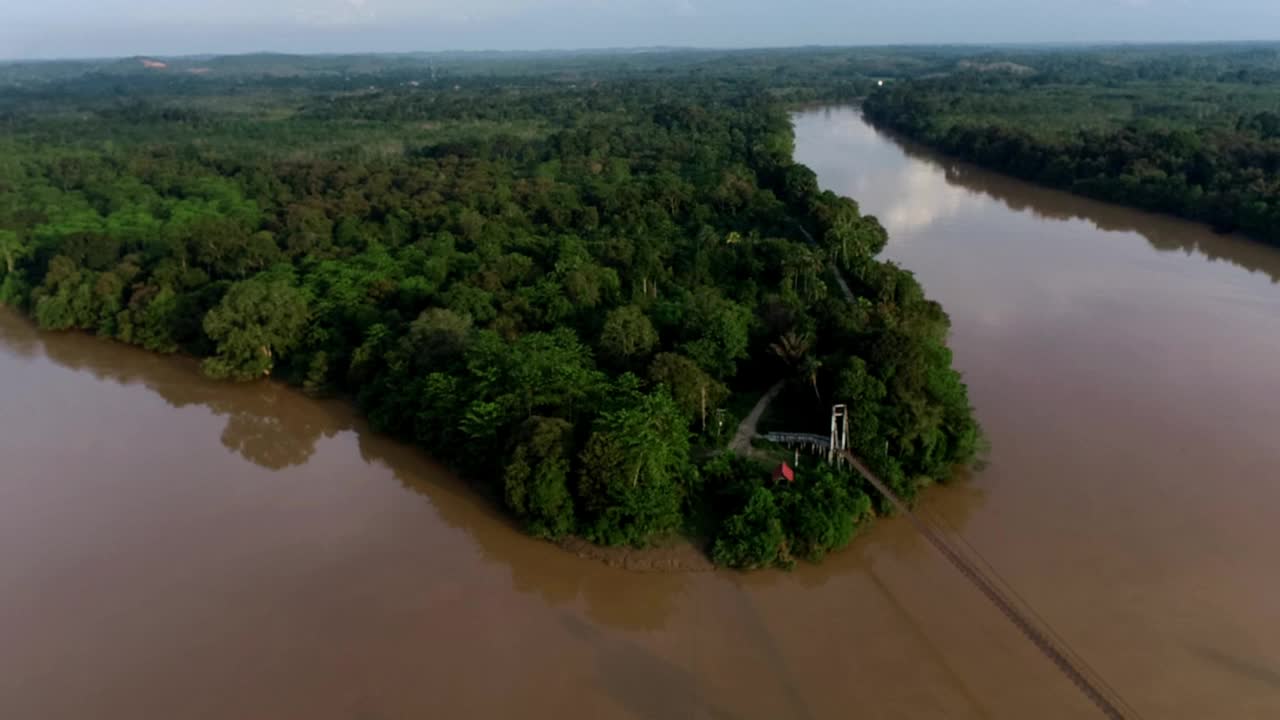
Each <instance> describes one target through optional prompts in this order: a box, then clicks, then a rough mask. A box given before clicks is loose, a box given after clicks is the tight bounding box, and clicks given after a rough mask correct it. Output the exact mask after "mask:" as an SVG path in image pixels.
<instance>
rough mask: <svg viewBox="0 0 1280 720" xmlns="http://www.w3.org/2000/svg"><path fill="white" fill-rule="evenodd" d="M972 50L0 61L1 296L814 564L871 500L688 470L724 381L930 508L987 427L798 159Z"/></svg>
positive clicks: (906, 296) (870, 241)
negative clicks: (830, 130)
mask: <svg viewBox="0 0 1280 720" xmlns="http://www.w3.org/2000/svg"><path fill="white" fill-rule="evenodd" d="M961 57H964V55H963V54H960V53H958V51H936V52H934V51H930V52H928V53H925V54H924V55H923V56H919V55H908V54H905V53H903V52H900V51H896V50H895V51H888V50H876V51H875V52H868V51H852V50H803V51H755V52H752V53H730V54H723V53H701V52H692V53H674V54H667V53H655V54H645V56H644V57H639V56H627V57H624V58H617V57H611V56H597V57H590V58H575V57H563V58H541V59H532V60H531V59H528V58H526V59H523V60H519V61H512V60H510V59H483V58H472V59H470V60H455V59H452V58H443V57H440V58H435V59H433V60H431V61H430V62H431V63H432V64H431V67H430V68H428V69H429V70H430V72H427V73H424V72H423V70H424V66H423V65H422V63H423V60H422V59H421V58H407V57H406V58H402V59H400V60H397V61H388V60H386V59H375V58H364V59H347V60H336V59H335V60H324V59H319V58H287V57H269V58H268V57H259V58H239V59H237V58H214V59H208V58H205V59H202V60H201V62H202V63H206V62H207V63H208V65H207V66H208V67H210V68H212V71H211V72H210V73H208V74H207V75H202V76H192V75H189V74H186V73H182V72H181V71H180V68H182V67H183V66H184V63H186V62H187V61H185V60H182V59H174V61H173V67H174V69H175V71H174V72H171V73H150V74H141V75H139V74H135V73H133V72H131V71H130V69H129V68H126V67H123V66H120V67H115V66H111V65H110V64H107V65H105V66H98V65H89V66H84V65H77V64H75V63H69V64H65V65H64V64H61V63H49V64H39V65H38V66H37V65H29V66H23V67H18V66H14V67H8V66H0V84H2V85H4V86H5V92H3V93H0V121H2V122H3V123H4V124H5V128H6V132H5V133H4V135H3V136H2V137H0V303H6V304H12V305H15V306H18V307H21V308H23V309H24V310H26V311H29V312H30V313H31V314H32V315H33V316H34V317H35V319H36V320H37V322H39V323H40V324H41V325H42V326H43V327H46V328H50V329H67V330H70V329H80V330H85V331H89V332H94V333H98V334H100V335H104V336H109V337H113V338H116V339H118V340H121V341H123V342H128V343H133V344H136V345H140V346H142V347H145V348H148V349H151V350H155V351H158V352H177V351H183V352H187V353H190V354H192V355H195V356H197V357H199V358H201V359H202V360H203V367H204V368H205V370H206V372H208V373H209V374H210V375H214V376H217V377H225V378H232V379H237V380H252V379H255V378H261V377H263V376H265V375H267V374H272V375H275V376H277V377H280V378H282V379H284V380H286V381H288V382H291V383H294V384H296V385H299V386H301V387H302V388H304V389H305V390H307V391H308V392H314V393H323V392H334V393H336V394H339V395H343V396H348V397H353V398H355V399H356V402H357V403H358V404H359V406H360V408H361V409H362V410H363V411H364V412H365V413H366V414H367V415H368V417H369V418H370V421H371V423H372V425H373V426H374V427H375V428H378V429H379V430H382V431H385V432H389V433H394V434H396V435H397V436H398V437H401V438H403V439H405V440H408V441H411V442H414V443H416V444H417V445H419V446H420V447H422V448H424V449H425V450H427V451H428V452H430V453H432V454H433V455H434V456H436V457H438V458H440V459H441V460H443V461H445V462H448V463H450V464H451V465H452V466H453V467H455V468H456V469H457V470H459V471H460V472H461V473H462V474H463V475H464V476H466V477H468V478H470V479H471V480H472V481H473V482H475V483H476V484H478V485H480V486H481V488H482V489H483V490H484V491H485V493H486V494H487V495H488V496H490V497H494V498H495V499H499V500H500V502H501V503H502V504H503V506H504V508H505V509H506V510H508V511H509V512H510V513H511V514H512V516H514V517H515V518H516V519H517V520H518V521H519V522H520V523H521V524H522V525H523V526H524V527H525V528H526V529H527V530H528V531H529V532H530V533H532V534H535V535H538V536H540V537H547V538H556V537H561V536H563V535H567V534H577V535H580V536H583V537H585V538H588V539H590V540H593V541H595V542H598V543H605V544H614V545H617V544H630V545H640V546H642V545H646V544H648V543H651V542H654V541H655V540H658V539H660V538H661V537H662V536H664V535H667V534H670V533H672V532H675V531H677V530H680V529H681V528H686V529H688V528H692V529H693V531H694V532H695V533H696V534H697V535H698V536H699V537H701V538H703V539H705V540H706V541H707V543H708V545H709V548H710V550H711V552H712V554H713V555H714V556H715V557H716V558H717V559H718V560H719V561H720V562H723V563H726V564H730V565H734V566H739V567H758V566H765V565H775V564H780V565H785V564H787V563H789V562H790V558H791V555H792V553H796V554H798V555H801V556H804V557H814V558H816V557H819V556H820V555H822V554H823V553H825V552H828V551H830V550H832V549H835V548H837V547H839V546H841V545H842V544H844V543H845V542H847V540H848V537H849V536H850V534H851V533H852V531H853V528H855V527H856V526H857V525H858V524H859V523H860V522H861V521H862V519H863V518H864V517H865V516H866V508H865V502H864V501H865V498H864V497H863V496H862V495H861V494H860V492H859V491H858V490H857V487H856V486H855V485H854V484H852V483H851V482H849V481H848V479H847V478H844V477H843V476H840V477H839V478H831V477H827V476H814V477H813V478H810V477H809V476H808V474H807V473H808V471H807V469H806V470H805V471H803V472H801V474H800V478H801V479H800V481H799V482H798V483H797V485H796V486H794V487H781V486H774V485H771V484H769V481H768V469H766V468H762V467H760V466H759V465H756V464H754V463H753V462H752V461H749V460H744V459H742V458H729V457H724V456H719V457H713V458H705V457H704V454H705V452H706V450H707V448H706V447H705V446H706V445H711V444H714V443H715V442H717V441H723V440H725V439H726V436H728V435H731V434H732V433H733V431H734V426H733V422H732V420H733V418H729V419H728V421H727V422H725V423H724V426H723V427H721V423H720V422H719V420H720V419H722V418H721V416H719V415H718V414H717V412H716V411H717V410H718V409H719V408H720V406H721V405H722V404H723V403H724V402H725V401H726V399H727V398H728V397H730V394H731V392H732V393H736V394H737V395H739V396H746V395H758V391H759V389H761V388H764V387H768V386H770V385H772V384H773V383H774V382H776V381H777V380H778V379H779V376H780V375H781V374H783V373H791V374H794V375H795V376H796V377H798V378H800V379H801V380H802V382H803V386H802V387H801V390H802V391H803V395H804V398H803V400H804V402H798V403H794V402H793V403H791V404H793V405H795V406H797V407H800V408H802V409H804V417H808V416H809V415H815V416H823V417H825V413H826V408H825V407H822V408H820V412H818V411H815V412H813V413H809V412H808V410H809V409H812V408H813V407H815V405H814V403H816V402H818V401H819V400H821V403H822V404H826V403H828V402H829V401H831V400H833V399H834V400H838V401H844V402H849V403H850V405H851V408H853V411H854V417H855V420H856V421H855V427H854V428H853V429H854V436H855V447H857V448H858V449H859V452H860V453H863V454H864V456H865V457H866V459H867V461H868V462H870V463H872V464H873V465H874V466H875V467H876V468H877V469H878V470H880V471H882V472H883V473H884V474H885V476H886V477H887V478H889V479H890V482H893V483H895V486H898V487H902V488H907V489H908V490H910V491H911V492H914V488H916V487H917V486H918V485H919V484H920V483H922V482H924V481H932V480H942V479H945V477H946V475H947V474H948V473H949V472H950V468H951V466H952V465H954V464H960V463H963V462H966V461H968V460H969V459H971V458H972V454H973V453H974V451H975V448H976V443H977V433H978V430H977V426H976V425H975V424H974V423H973V420H972V417H971V414H970V411H969V407H968V403H967V398H966V396H965V389H964V385H963V383H961V382H960V378H959V376H958V375H956V374H955V373H954V372H953V371H952V370H951V368H950V355H949V354H948V353H947V351H946V348H945V344H944V341H945V337H946V316H945V314H943V313H942V312H941V309H940V308H938V307H937V305H936V304H934V303H930V302H929V301H928V300H927V299H926V298H925V296H924V293H923V290H922V289H921V288H920V286H919V284H918V283H916V282H915V280H914V279H913V278H912V277H911V276H910V275H909V273H905V272H903V271H901V270H899V269H897V268H895V267H893V266H891V265H889V264H887V263H881V262H878V261H877V260H876V259H875V258H874V256H875V254H876V253H877V252H878V251H879V250H880V249H881V248H882V247H883V245H884V241H885V234H884V229H883V228H882V227H881V226H880V224H879V223H878V222H876V221H875V219H874V218H869V217H864V216H863V215H861V213H860V211H859V209H858V206H857V204H856V203H854V202H853V201H851V200H848V199H845V198H840V197H838V196H836V195H834V194H832V193H830V192H822V191H820V189H819V186H818V182H817V178H816V176H814V174H813V173H812V171H810V170H809V169H808V168H805V167H802V166H799V165H797V164H795V163H794V162H793V161H792V157H791V154H792V150H793V146H794V143H793V137H792V133H791V129H790V122H789V119H788V115H787V103H794V102H803V101H808V100H815V99H822V98H836V97H848V96H850V95H851V94H857V93H862V92H865V91H866V90H867V89H868V88H870V86H871V84H872V83H871V81H870V80H869V78H868V77H867V75H866V73H868V72H872V71H874V72H875V73H877V74H878V75H881V76H888V77H894V76H901V75H906V74H912V73H925V72H938V71H942V70H945V69H946V68H948V67H952V66H954V65H955V63H956V62H958V59H959V58H961ZM350 63H355V64H356V65H357V66H358V67H357V68H355V69H353V68H352V67H351V66H350V65H349V64H350ZM254 67H259V68H260V67H269V68H273V69H278V70H281V71H282V72H281V75H279V76H276V77H271V76H264V75H263V73H261V72H254V71H251V70H250V68H254ZM68 68H79V70H71V69H68ZM284 71H287V72H284ZM295 72H296V73H297V75H296V76H294V75H292V73H295ZM286 75H287V77H286ZM104 77H110V81H109V82H103V79H104ZM353 87H360V88H365V90H361V91H360V92H352V90H351V89H352V88H353ZM370 87H372V88H373V89H372V90H368V88H370ZM1247 125H1248V127H1249V128H1250V131H1251V132H1257V133H1260V134H1267V133H1271V132H1272V130H1273V129H1274V126H1275V125H1276V123H1274V122H1273V121H1272V118H1270V117H1269V116H1265V115H1257V116H1254V117H1251V118H1250V119H1249V120H1248V123H1247ZM1188 147H1189V148H1191V147H1195V145H1194V143H1192V144H1190V145H1188ZM805 233H808V234H809V235H811V236H812V239H808V238H806V236H805ZM837 268H838V269H840V270H842V271H843V272H844V273H845V275H846V277H848V278H849V279H850V281H851V283H852V284H853V285H854V287H855V290H856V292H857V294H858V296H859V297H858V299H857V301H856V302H854V303H849V302H847V301H846V300H845V299H844V298H843V294H842V293H839V292H832V289H833V288H832V287H829V281H830V278H831V271H832V270H833V269H837ZM784 338H789V339H787V340H784ZM773 345H777V346H778V347H782V348H783V349H784V352H782V353H775V352H772V351H771V349H770V347H771V346H773ZM784 346H785V347H784ZM775 355H781V356H783V357H784V359H785V360H786V363H787V365H784V364H783V363H780V362H779V361H778V359H777V357H775ZM788 366H789V367H788ZM743 413H745V410H744V411H743ZM704 428H705V433H704V435H703V437H702V438H701V443H702V445H703V447H699V448H698V449H696V450H694V449H692V448H691V437H692V435H691V430H701V429H704ZM797 429H803V428H797ZM699 461H701V462H703V466H702V467H701V468H698V467H697V466H696V465H697V463H698V462H699Z"/></svg>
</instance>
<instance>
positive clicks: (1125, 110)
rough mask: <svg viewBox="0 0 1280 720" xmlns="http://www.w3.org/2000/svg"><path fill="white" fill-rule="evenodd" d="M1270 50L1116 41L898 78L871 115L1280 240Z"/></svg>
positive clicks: (1081, 188) (1128, 200)
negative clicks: (1115, 45)
mask: <svg viewBox="0 0 1280 720" xmlns="http://www.w3.org/2000/svg"><path fill="white" fill-rule="evenodd" d="M1273 58H1274V51H1271V52H1266V51H1261V49H1260V50H1259V52H1245V51H1242V50H1240V49H1239V48H1230V47H1213V46H1206V47H1204V48H1183V49H1174V48H1165V49H1163V50H1162V51H1159V52H1156V51H1152V50H1147V51H1145V52H1144V51H1141V50H1138V49H1135V50H1134V51H1131V52H1128V53H1126V52H1123V51H1119V50H1116V49H1108V50H1094V51H1078V52H1061V53H1045V54H1042V55H1040V56H1032V57H1024V58H1020V59H1019V62H1020V63H1024V64H1023V65H1022V67H1025V68H1026V71H1025V72H1017V73H984V72H968V73H962V74H960V75H957V76H952V77H947V78H920V79H916V80H912V81H910V82H902V83H894V84H892V85H889V86H886V87H885V88H883V89H882V90H880V91H878V92H876V93H874V94H873V95H872V96H871V97H869V98H868V99H867V101H866V103H865V105H864V110H865V112H866V114H867V116H868V117H869V118H871V119H872V120H874V121H875V122H877V123H879V124H881V125H885V126H888V127H891V128H894V129H896V130H898V131H900V132H903V133H906V134H907V135H909V136H911V137H913V138H916V139H918V140H921V141H923V142H926V143H928V144H930V145H933V146H935V147H938V148H940V149H942V150H944V151H945V152H947V153H950V154H953V155H956V156H959V157H962V158H964V159H966V160H970V161H972V162H975V163H979V164H982V165H986V166H989V167H993V168H995V169H997V170H1000V171H1003V172H1007V173H1010V174H1013V175H1016V176H1018V177H1021V178H1024V179H1027V180H1031V181H1035V182H1039V183H1043V184H1045V185H1049V186H1052V187H1057V188H1061V189H1064V190H1068V191H1071V192H1075V193H1079V194H1082V195H1087V196H1090V197H1095V198H1099V199H1102V200H1108V201H1112V202H1118V203H1123V204H1126V205H1133V206H1136V207H1140V208H1144V209H1148V210H1154V211H1158V212H1165V213H1170V214H1174V215H1180V216H1183V217H1187V218H1190V219H1193V220H1199V221H1203V222H1207V223H1210V224H1212V225H1214V226H1215V227H1217V228H1220V229H1222V230H1242V231H1244V232H1246V233H1249V234H1251V235H1253V236H1255V237H1257V238H1258V239H1261V240H1264V241H1267V242H1270V243H1273V244H1274V243H1280V175H1277V172H1278V171H1280V132H1278V131H1277V128H1278V127H1280V122H1278V121H1277V118H1280V115H1278V114H1277V113H1276V112H1275V107H1276V101H1277V96H1276V93H1275V90H1274V87H1275V85H1274V83H1275V81H1276V80H1277V79H1280V77H1278V73H1277V71H1276V68H1275V63H1274V59H1273Z"/></svg>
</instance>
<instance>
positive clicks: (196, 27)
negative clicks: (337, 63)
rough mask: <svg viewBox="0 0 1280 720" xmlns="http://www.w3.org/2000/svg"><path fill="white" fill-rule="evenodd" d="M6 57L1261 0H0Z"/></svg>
mask: <svg viewBox="0 0 1280 720" xmlns="http://www.w3.org/2000/svg"><path fill="white" fill-rule="evenodd" d="M0 12H3V13H4V16H5V17H6V20H7V22H6V23H5V26H4V27H3V28H0V58H4V59H7V60H23V59H31V60H48V59H87V58H112V57H130V56H135V55H161V56H180V55H227V54H243V53H253V52H276V53H300V54H350V53H407V52H445V51H540V50H592V49H622V48H650V47H678V48H702V49H735V48H765V47H795V46H806V45H831V46H850V45H956V44H960V45H1036V44H1053V45H1060V44H1115V43H1131V44H1147V43H1205V42H1267V41H1270V40H1273V39H1276V38H1267V37H1260V36H1259V35H1258V28H1261V27H1280V4H1275V3H1271V2H1267V0H1220V1H1219V2H1217V3H1213V4H1210V3H1198V2H1195V1H1194V0H1077V1H1076V2H1071V3H1066V2H1057V1H1055V2H1039V3H1035V2H1026V1H1023V2H1019V1H1018V0H968V1H963V0H865V1H863V2H859V3H857V4H856V5H848V4H845V3H841V2H839V0H796V1H795V2H792V3H790V4H785V5H784V4H780V3H771V2H764V1H763V0H737V1H736V2H735V1H733V0H650V1H649V2H641V1H640V0H541V1H539V0H470V1H469V2H468V3H467V4H466V7H465V9H463V8H461V7H460V6H459V4H457V3H452V2H445V1H444V0H419V1H414V0H293V1H292V2H290V1H289V0H284V1H283V2H279V3H277V4H267V3H262V2H260V1H256V0H223V1H222V2H211V1H210V0H169V1H168V2H165V1H163V0H98V1H97V2H96V3H95V4H94V5H93V7H90V8H84V7H81V6H80V2H79V1H78V0H45V1H44V2H41V3H38V4H37V3H18V2H15V1H14V0H0Z"/></svg>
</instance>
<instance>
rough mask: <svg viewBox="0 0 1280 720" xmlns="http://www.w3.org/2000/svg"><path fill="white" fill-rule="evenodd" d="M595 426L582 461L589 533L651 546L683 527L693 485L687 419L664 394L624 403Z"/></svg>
mask: <svg viewBox="0 0 1280 720" xmlns="http://www.w3.org/2000/svg"><path fill="white" fill-rule="evenodd" d="M619 404H620V407H619V408H618V409H614V410H609V411H606V412H605V413H603V414H602V415H601V416H600V417H599V419H597V420H596V423H595V426H594V430H593V432H592V434H591V438H590V439H589V440H588V441H587V445H586V447H585V448H584V449H583V451H582V456H581V466H582V467H581V472H580V475H579V480H578V496H579V498H580V499H581V501H582V509H583V526H582V528H581V529H582V531H583V534H584V535H585V536H586V537H587V538H588V539H590V540H592V541H593V542H597V543H601V544H607V545H622V544H630V545H635V546H644V545H646V544H648V543H649V542H650V541H651V540H653V539H654V538H656V537H659V536H661V535H664V534H667V533H670V532H672V531H674V530H675V529H676V528H678V527H679V526H680V509H681V503H682V501H683V497H684V493H685V491H686V490H687V487H688V484H689V482H690V481H691V479H692V473H693V468H692V466H691V465H690V464H689V431H688V418H686V417H685V416H684V414H683V413H681V412H680V408H679V407H678V406H677V405H676V404H675V401H674V400H672V399H671V395H670V394H669V393H668V392H667V391H666V389H665V388H659V389H658V390H656V391H654V392H651V393H649V394H647V395H641V396H639V397H634V398H622V399H621V400H620V401H619Z"/></svg>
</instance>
